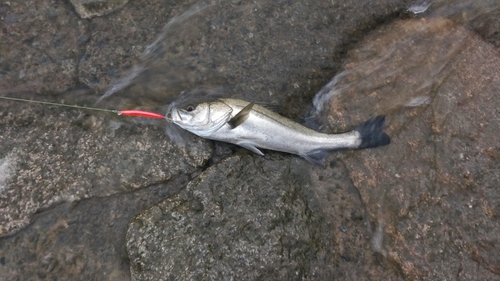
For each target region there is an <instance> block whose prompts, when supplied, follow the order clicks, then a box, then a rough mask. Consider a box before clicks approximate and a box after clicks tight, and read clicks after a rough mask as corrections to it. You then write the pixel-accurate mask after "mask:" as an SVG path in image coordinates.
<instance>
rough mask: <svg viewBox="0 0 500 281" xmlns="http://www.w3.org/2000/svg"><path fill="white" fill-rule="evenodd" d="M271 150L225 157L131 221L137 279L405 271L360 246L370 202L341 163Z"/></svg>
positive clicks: (131, 248)
mask: <svg viewBox="0 0 500 281" xmlns="http://www.w3.org/2000/svg"><path fill="white" fill-rule="evenodd" d="M272 155H273V156H274V157H273V156H271V158H270V159H266V158H264V157H260V156H255V155H253V156H244V155H236V156H232V157H229V158H226V159H224V160H222V161H221V162H220V163H218V164H216V165H214V166H212V167H210V168H209V169H207V170H206V171H205V172H204V173H202V174H201V175H200V176H199V177H198V178H196V179H195V180H193V181H192V182H190V183H189V185H188V187H187V188H186V189H185V190H183V191H182V192H181V193H179V194H178V195H177V196H175V197H172V198H171V199H167V200H165V201H164V202H162V203H160V204H158V205H157V206H154V207H152V208H150V209H149V210H147V211H145V212H143V213H142V214H140V215H139V216H137V217H136V218H134V219H133V220H132V222H131V224H130V227H129V230H128V233H127V251H128V253H129V257H130V260H131V272H132V279H133V280H178V279H183V280H201V279H203V280H328V279H332V278H334V279H337V278H338V279H346V278H348V276H350V275H354V276H359V277H362V276H373V277H375V276H376V277H380V276H385V277H387V278H392V279H397V278H399V277H398V274H397V272H395V271H392V270H391V269H390V268H385V266H384V265H381V264H380V262H379V261H376V258H374V257H373V256H372V255H365V254H364V253H363V251H365V250H368V251H369V248H370V245H369V236H368V235H367V234H368V232H367V229H366V227H365V226H364V224H363V216H364V209H363V207H362V205H361V202H360V201H359V193H358V192H357V191H356V190H355V188H353V186H352V184H350V182H349V179H348V178H347V171H346V169H345V167H344V166H343V165H341V164H334V162H332V165H331V167H329V168H328V169H326V170H324V169H322V168H319V167H314V166H311V165H310V164H309V163H307V162H305V161H303V160H301V159H298V158H296V157H293V156H287V157H285V158H281V157H280V158H277V157H275V156H277V154H274V153H273V154H272ZM361 249H364V250H361ZM359 264H362V266H359ZM376 277H375V278H376Z"/></svg>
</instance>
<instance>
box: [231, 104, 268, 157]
mask: <svg viewBox="0 0 500 281" xmlns="http://www.w3.org/2000/svg"><path fill="white" fill-rule="evenodd" d="M253 105H254V103H253V102H251V103H249V104H248V105H247V106H245V107H244V108H243V109H242V110H241V111H240V112H238V114H236V115H235V116H234V117H233V118H231V119H230V120H229V121H227V123H228V124H229V126H231V129H234V128H236V127H238V126H239V125H241V124H243V123H244V122H245V121H246V120H247V119H248V116H249V114H250V111H251V110H252V107H253ZM261 153H262V152H261Z"/></svg>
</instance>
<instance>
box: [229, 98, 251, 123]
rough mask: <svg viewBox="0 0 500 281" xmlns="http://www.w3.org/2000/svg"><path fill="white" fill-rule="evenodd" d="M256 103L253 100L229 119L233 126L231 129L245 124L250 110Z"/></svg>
mask: <svg viewBox="0 0 500 281" xmlns="http://www.w3.org/2000/svg"><path fill="white" fill-rule="evenodd" d="M253 105H254V103H253V102H251V103H249V104H248V105H247V106H245V107H243V109H242V110H241V111H240V112H238V114H236V115H235V116H234V117H233V118H231V120H229V121H227V123H228V124H229V126H231V129H234V128H236V127H238V126H239V125H241V124H243V123H244V122H245V121H246V120H247V119H248V116H249V114H250V111H251V110H252V107H253Z"/></svg>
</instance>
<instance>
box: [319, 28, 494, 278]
mask: <svg viewBox="0 0 500 281" xmlns="http://www.w3.org/2000/svg"><path fill="white" fill-rule="evenodd" d="M375 38H376V40H375ZM394 38H398V40H397V41H394ZM424 57H425V60H424V59H423V58H424ZM499 67H500V56H499V55H498V51H497V50H495V49H494V48H493V46H491V45H489V44H488V43H486V42H484V41H483V40H482V39H480V38H479V37H478V36H477V35H476V34H473V33H471V32H470V31H469V30H467V29H465V28H459V27H456V26H454V24H453V23H451V22H450V21H447V20H442V19H433V20H412V21H401V22H397V23H395V24H391V25H389V26H386V27H384V28H382V29H380V30H377V31H376V32H373V33H372V34H370V35H369V36H367V38H366V41H364V42H361V43H360V46H359V48H355V49H354V50H352V52H351V53H350V56H349V59H348V60H347V61H346V69H345V72H344V73H342V74H341V75H340V76H339V77H340V79H337V80H338V81H337V83H336V85H335V86H333V87H329V88H328V89H325V91H324V92H323V93H322V94H323V97H327V96H332V97H333V99H332V100H331V101H330V102H329V103H328V105H326V107H327V108H328V110H327V111H328V112H329V114H328V120H330V121H331V122H330V124H331V126H333V127H339V126H346V124H351V123H352V121H351V120H352V119H360V118H361V119H363V118H366V117H367V116H370V115H374V114H375V113H376V114H383V113H385V114H387V115H388V116H389V118H388V120H389V129H388V131H389V132H390V133H389V134H390V135H391V136H392V144H391V145H390V146H389V147H384V148H381V149H377V150H373V151H363V152H360V153H357V154H356V156H355V157H352V158H349V159H347V160H346V165H347V166H348V167H349V171H350V177H351V178H352V179H353V181H354V183H355V185H356V186H357V187H358V188H359V190H360V193H361V196H362V200H363V202H365V203H366V207H367V211H368V214H369V218H370V222H371V228H372V230H373V233H374V235H373V237H374V238H373V240H372V243H373V246H374V248H375V249H376V250H377V251H378V252H379V253H381V254H383V255H384V256H385V257H387V259H388V260H390V261H393V262H394V263H395V264H397V265H398V266H399V267H400V268H401V270H402V272H403V274H404V276H405V278H406V279H409V280H444V279H447V278H449V277H450V276H454V277H456V278H457V279H464V280H472V279H476V280H477V279H480V280H494V279H498V278H499V275H500V267H499V265H500V260H499V259H498V255H496V254H495V253H498V252H499V251H500V248H499V246H498V245H500V238H499V236H498V233H497V231H496V230H497V229H499V227H500V222H499V220H498V214H499V212H500V205H499V202H500V201H499V199H500V190H498V188H497V187H498V184H499V182H500V177H499V175H500V161H499V160H500V158H499V155H500V154H499V152H500V142H499V141H498V136H499V135H500V127H499V126H498V124H499V121H500V119H499V116H500V115H499V113H500V111H499V108H500V102H499V100H498V98H497V96H498V95H497V93H498V91H499V89H500V76H499V75H498V72H496V71H494V69H498V68H499ZM346 100H349V101H350V102H349V103H347V102H345V101H346ZM368 105H370V106H371V107H372V109H370V108H369V106H368ZM333 120H336V121H335V122H332V121H333Z"/></svg>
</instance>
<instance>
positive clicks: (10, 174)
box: [0, 101, 211, 236]
mask: <svg viewBox="0 0 500 281" xmlns="http://www.w3.org/2000/svg"><path fill="white" fill-rule="evenodd" d="M0 108H1V112H2V114H3V117H2V119H1V120H0V126H1V128H2V134H1V135H0V159H1V161H0V163H1V167H2V168H1V169H2V170H3V171H6V173H3V174H2V176H1V177H0V179H1V180H0V182H1V183H2V185H1V186H0V210H1V212H0V236H4V235H6V234H8V233H12V232H13V231H15V230H17V229H20V228H22V227H24V226H26V225H27V224H28V223H29V222H30V220H31V216H32V215H33V214H34V213H35V212H37V211H40V210H42V209H45V208H47V207H49V206H51V205H53V204H57V203H60V202H64V201H76V200H81V199H83V198H90V197H95V196H98V197H102V196H109V195H112V194H116V193H121V192H130V191H133V190H136V189H138V188H141V187H144V186H148V185H150V184H153V183H158V182H163V181H166V180H168V179H170V178H171V177H172V176H175V175H178V174H179V173H191V172H192V171H194V170H195V169H196V168H197V167H199V166H202V165H203V164H204V163H205V161H206V160H208V158H209V157H210V154H211V148H210V146H209V144H208V142H206V141H202V140H201V139H199V138H195V139H192V140H189V141H190V142H191V144H192V145H190V146H188V147H181V146H178V145H176V144H174V143H172V142H171V141H170V140H169V139H168V138H167V137H166V136H165V134H164V132H163V130H162V129H161V126H165V123H166V122H165V121H164V120H163V122H162V123H161V124H157V125H158V127H154V126H151V125H149V126H148V125H146V124H135V125H130V124H129V125H126V124H123V125H122V126H121V127H120V128H115V129H112V128H109V126H110V125H109V124H110V123H109V121H110V120H109V119H110V117H113V115H112V114H111V113H110V114H107V115H106V116H104V115H92V116H88V117H85V116H82V115H81V112H79V111H78V110H72V109H66V108H56V109H54V108H49V107H47V106H39V105H33V104H22V103H12V102H5V101H3V102H2V103H1V104H0ZM124 118H127V117H122V118H121V120H122V121H123V120H124Z"/></svg>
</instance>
